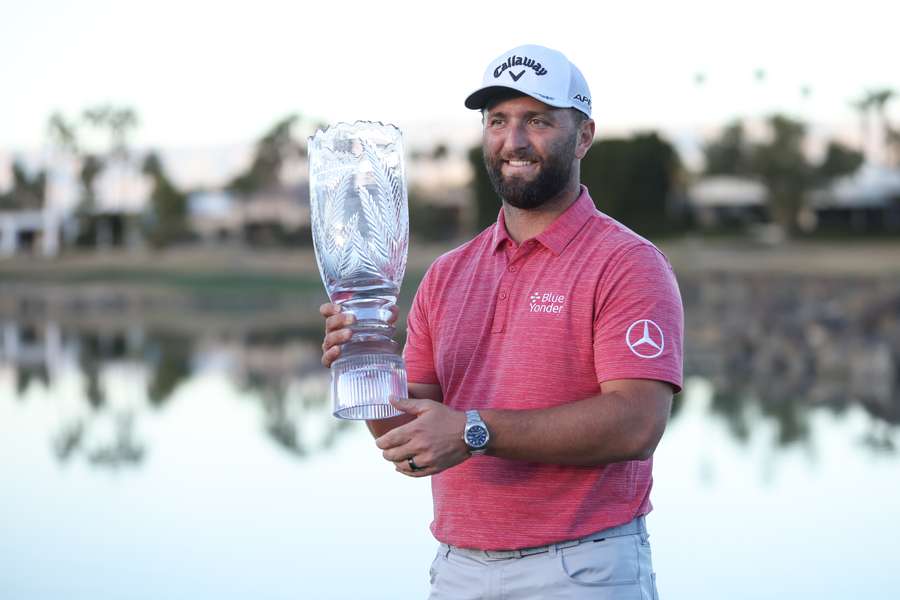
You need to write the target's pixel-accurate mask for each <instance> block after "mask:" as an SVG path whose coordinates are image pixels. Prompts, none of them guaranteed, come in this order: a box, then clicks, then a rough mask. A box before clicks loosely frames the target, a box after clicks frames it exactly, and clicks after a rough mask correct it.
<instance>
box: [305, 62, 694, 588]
mask: <svg viewBox="0 0 900 600" xmlns="http://www.w3.org/2000/svg"><path fill="white" fill-rule="evenodd" d="M465 103H466V106H467V107H468V108H471V109H476V110H481V111H482V117H483V123H484V127H483V149H484V160H485V167H486V169H487V171H488V173H489V175H490V178H491V181H492V182H493V185H494V188H495V190H496V192H497V194H498V196H499V197H500V200H501V205H502V206H501V210H500V213H499V216H498V219H497V222H496V223H495V224H494V225H492V226H491V227H489V228H488V229H486V230H485V231H483V232H482V233H481V234H479V235H478V236H477V237H475V238H474V239H473V240H472V241H470V242H468V243H466V244H464V245H462V246H460V247H459V248H457V249H455V250H453V251H451V252H449V253H447V254H445V255H444V256H441V257H440V258H439V259H438V260H437V261H435V263H434V264H433V265H432V266H431V268H430V269H429V270H428V273H427V274H426V275H425V278H424V279H423V280H422V283H421V285H420V286H419V289H418V291H417V293H416V297H415V300H414V301H413V306H412V309H411V312H410V314H409V317H408V321H407V325H408V334H407V343H406V347H405V349H404V357H405V359H406V365H407V373H408V379H409V381H410V384H409V395H410V399H408V400H396V401H393V403H394V405H395V406H396V407H397V408H399V409H400V410H402V411H403V412H404V413H405V414H404V415H403V416H401V417H396V418H395V419H389V420H385V421H373V422H370V423H369V427H370V429H371V430H372V432H373V434H374V435H375V436H376V438H377V439H376V444H377V446H378V448H380V449H381V451H382V454H383V456H384V458H385V459H386V460H388V461H391V462H392V463H394V465H395V468H396V469H397V471H399V472H400V473H402V474H403V475H406V476H409V477H427V476H431V477H432V492H433V496H434V521H433V523H432V525H431V530H432V532H433V534H434V536H435V537H436V538H437V539H438V541H439V542H441V544H440V547H439V550H438V553H437V556H436V557H435V559H434V562H433V563H432V569H431V582H432V588H431V598H433V599H445V598H446V599H454V600H458V599H466V598H473V599H474V598H491V599H494V598H497V599H500V598H503V599H518V598H552V597H559V598H595V597H597V594H602V597H604V598H655V597H656V586H655V575H654V573H653V569H652V565H651V560H650V546H649V541H648V535H647V529H646V524H645V521H644V516H645V515H646V514H647V513H649V512H650V510H651V504H650V488H651V484H652V456H653V452H654V450H655V448H656V445H657V444H658V442H659V440H660V438H661V436H662V434H663V431H664V429H665V426H666V422H667V419H668V416H669V411H670V408H671V402H672V395H673V393H675V392H677V391H679V390H680V389H681V384H682V372H681V364H682V328H683V325H682V322H683V317H682V307H681V299H680V296H679V292H678V286H677V284H676V282H675V277H674V275H673V273H672V269H671V266H670V265H669V263H668V261H667V260H666V258H665V257H664V256H663V255H662V254H661V253H660V252H659V251H658V250H657V249H656V248H655V247H654V246H653V245H652V244H651V243H650V242H648V241H647V240H645V239H643V238H641V237H640V236H638V235H636V234H635V233H633V232H631V231H630V230H628V229H627V228H626V227H624V226H623V225H621V224H620V223H618V222H616V221H614V220H613V219H611V218H610V217H608V216H606V215H604V214H603V213H601V212H600V211H598V210H597V209H596V208H595V207H594V203H593V201H592V199H591V197H590V195H589V192H588V190H587V189H586V188H585V187H584V186H582V185H581V184H580V166H581V159H582V158H584V156H585V155H586V154H587V152H588V150H589V149H590V147H591V144H592V142H593V138H594V131H595V124H594V121H593V120H592V119H591V94H590V91H589V89H588V86H587V83H586V82H585V80H584V77H583V76H582V74H581V72H580V71H579V70H578V69H577V68H576V67H575V65H573V64H572V63H570V62H569V60H568V59H567V58H566V57H565V56H563V55H562V54H561V53H559V52H557V51H554V50H550V49H548V48H544V47H541V46H521V47H519V48H515V49H513V50H511V51H509V52H506V53H504V54H503V55H501V56H500V57H498V58H497V59H495V60H494V61H492V62H491V63H490V64H489V65H488V67H487V69H486V70H485V73H484V78H483V81H482V85H481V87H480V88H478V89H477V90H476V91H475V92H474V93H472V94H471V95H470V96H469V97H468V98H467V99H466V102H465ZM598 192H599V193H600V194H601V196H602V190H599V191H598ZM321 312H322V314H323V316H324V317H326V322H325V323H326V335H325V340H324V343H323V346H322V347H323V358H322V360H323V364H325V365H326V366H330V364H331V363H332V362H333V361H334V360H336V359H337V357H338V356H339V355H340V344H342V343H343V342H345V341H347V339H349V337H350V331H349V330H348V328H347V327H348V326H349V325H350V324H351V321H350V319H349V317H348V316H345V315H342V314H340V312H339V309H338V308H337V307H336V306H334V305H331V304H326V305H323V306H322V308H321Z"/></svg>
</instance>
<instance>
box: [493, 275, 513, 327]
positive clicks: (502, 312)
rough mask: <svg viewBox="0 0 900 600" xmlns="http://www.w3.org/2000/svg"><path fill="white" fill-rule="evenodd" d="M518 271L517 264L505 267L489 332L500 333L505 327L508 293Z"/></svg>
mask: <svg viewBox="0 0 900 600" xmlns="http://www.w3.org/2000/svg"><path fill="white" fill-rule="evenodd" d="M518 271H519V266H518V265H509V266H508V267H506V273H504V274H503V277H502V278H501V280H500V286H499V293H498V294H497V306H496V308H495V309H494V325H493V327H491V333H502V332H503V331H504V330H505V329H506V316H507V315H508V314H509V310H510V309H509V305H510V301H509V295H510V290H511V289H512V284H513V281H514V279H515V276H516V273H518Z"/></svg>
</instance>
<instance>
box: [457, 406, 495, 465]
mask: <svg viewBox="0 0 900 600" xmlns="http://www.w3.org/2000/svg"><path fill="white" fill-rule="evenodd" d="M490 439H491V432H490V431H488V428H487V424H485V422H484V421H482V420H481V415H480V414H478V411H477V410H467V411H466V429H465V431H464V432H463V441H465V442H466V446H468V447H469V452H470V453H472V454H484V453H485V452H487V445H488V442H489V441H490Z"/></svg>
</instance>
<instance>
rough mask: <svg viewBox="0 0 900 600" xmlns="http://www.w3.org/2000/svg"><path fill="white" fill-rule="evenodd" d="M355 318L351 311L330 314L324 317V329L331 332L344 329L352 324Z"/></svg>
mask: <svg viewBox="0 0 900 600" xmlns="http://www.w3.org/2000/svg"><path fill="white" fill-rule="evenodd" d="M355 320H356V318H355V317H354V316H353V314H352V313H349V312H348V313H338V314H335V315H331V316H330V317H328V318H327V319H325V331H326V332H331V331H338V330H341V329H346V328H347V327H349V326H350V325H352V324H353V322H354V321H355Z"/></svg>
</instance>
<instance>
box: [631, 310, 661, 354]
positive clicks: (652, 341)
mask: <svg viewBox="0 0 900 600" xmlns="http://www.w3.org/2000/svg"><path fill="white" fill-rule="evenodd" d="M625 343H626V344H628V349H629V350H631V351H632V352H634V353H635V355H637V356H640V357H641V358H656V357H657V356H659V355H660V354H662V351H663V348H665V347H666V340H665V338H664V337H663V332H662V329H660V327H659V325H657V324H656V323H654V322H653V321H651V320H650V319H641V320H639V321H635V322H634V323H632V324H631V327H629V328H628V332H627V333H626V334H625Z"/></svg>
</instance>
